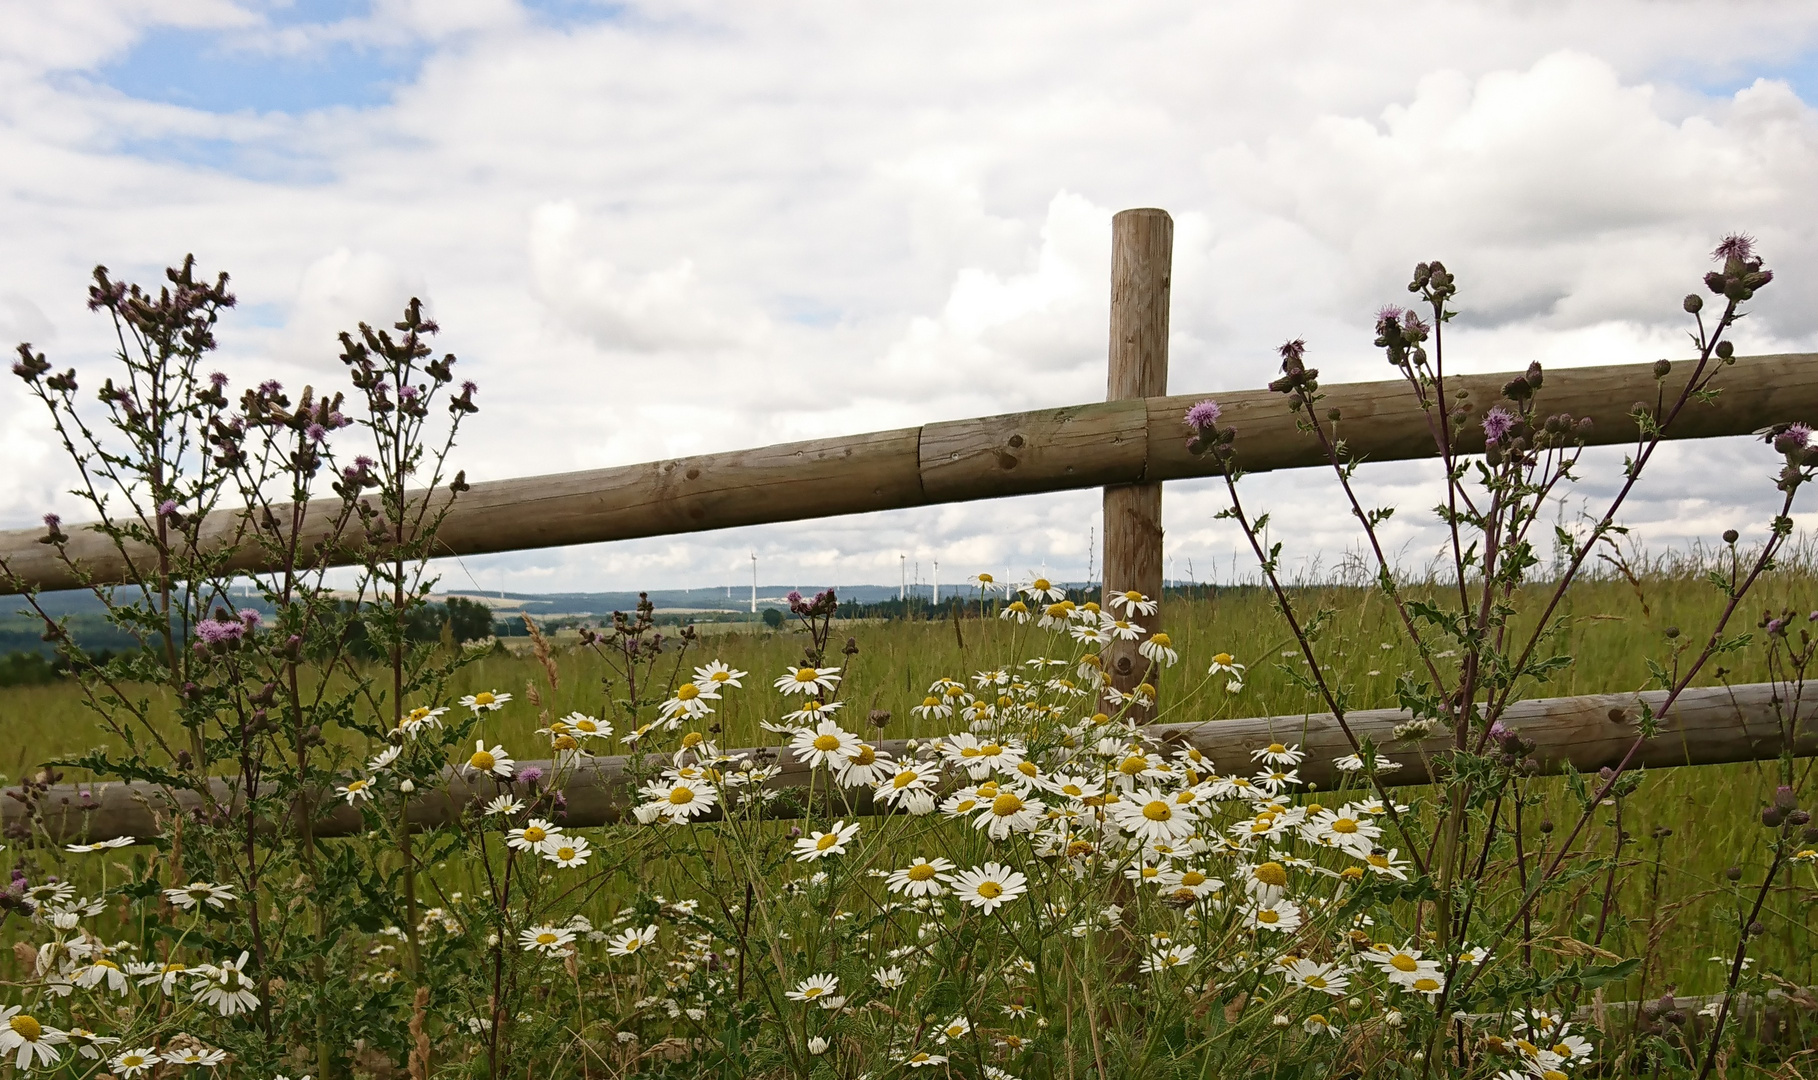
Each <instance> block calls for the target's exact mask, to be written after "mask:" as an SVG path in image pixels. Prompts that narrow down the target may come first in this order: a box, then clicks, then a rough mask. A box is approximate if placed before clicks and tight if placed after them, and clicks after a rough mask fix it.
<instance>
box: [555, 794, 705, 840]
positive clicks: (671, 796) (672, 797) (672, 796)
mask: <svg viewBox="0 0 1818 1080" xmlns="http://www.w3.org/2000/svg"><path fill="white" fill-rule="evenodd" d="M671 798H673V796H671ZM548 836H549V834H548V833H547V832H545V831H543V830H542V829H539V828H537V827H536V826H535V825H531V826H528V827H526V828H525V830H524V839H526V840H528V841H530V842H531V843H533V844H540V843H542V842H543V841H544V840H545V839H547V838H548Z"/></svg>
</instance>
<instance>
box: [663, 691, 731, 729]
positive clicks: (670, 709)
mask: <svg viewBox="0 0 1818 1080" xmlns="http://www.w3.org/2000/svg"><path fill="white" fill-rule="evenodd" d="M719 699H720V695H719V694H718V693H716V692H714V691H712V690H703V689H701V688H700V687H698V686H696V685H695V684H693V683H691V682H685V683H683V684H682V685H680V686H678V687H676V688H675V694H674V695H672V696H671V697H669V698H668V699H666V700H665V701H664V702H663V703H662V704H661V705H659V706H657V713H658V715H660V716H661V717H662V718H663V719H664V720H668V721H672V722H674V721H678V720H680V719H689V720H696V719H699V718H701V717H703V716H706V715H707V714H708V713H710V712H712V711H713V707H712V706H711V705H709V704H707V703H708V702H709V701H718V700H719Z"/></svg>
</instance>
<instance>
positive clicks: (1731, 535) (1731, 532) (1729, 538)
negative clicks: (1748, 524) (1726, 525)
mask: <svg viewBox="0 0 1818 1080" xmlns="http://www.w3.org/2000/svg"><path fill="white" fill-rule="evenodd" d="M1741 538H1742V534H1741V533H1739V532H1737V531H1736V530H1735V529H1725V530H1723V542H1724V543H1726V544H1734V543H1735V542H1736V541H1737V540H1740V539H1741Z"/></svg>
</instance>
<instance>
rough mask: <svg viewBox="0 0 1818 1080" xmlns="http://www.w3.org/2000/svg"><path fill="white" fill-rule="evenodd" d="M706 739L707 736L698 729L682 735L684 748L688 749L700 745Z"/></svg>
mask: <svg viewBox="0 0 1818 1080" xmlns="http://www.w3.org/2000/svg"><path fill="white" fill-rule="evenodd" d="M706 741H707V736H705V735H703V734H701V733H700V732H698V731H690V732H689V733H688V734H686V735H684V736H682V749H684V750H686V749H688V748H689V747H693V746H699V745H701V744H702V743H704V742H706Z"/></svg>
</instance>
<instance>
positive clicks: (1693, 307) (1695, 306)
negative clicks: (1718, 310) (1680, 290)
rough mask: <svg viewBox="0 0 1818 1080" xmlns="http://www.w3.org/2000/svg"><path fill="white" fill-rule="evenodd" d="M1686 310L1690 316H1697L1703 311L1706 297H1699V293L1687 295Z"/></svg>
mask: <svg viewBox="0 0 1818 1080" xmlns="http://www.w3.org/2000/svg"><path fill="white" fill-rule="evenodd" d="M1685 310H1686V314H1688V315H1696V314H1698V313H1699V312H1700V311H1703V310H1704V297H1702V296H1699V295H1698V294H1697V293H1687V294H1686V297H1685Z"/></svg>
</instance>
